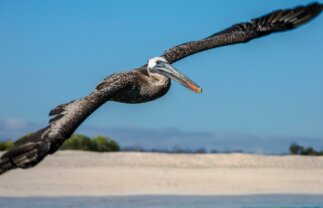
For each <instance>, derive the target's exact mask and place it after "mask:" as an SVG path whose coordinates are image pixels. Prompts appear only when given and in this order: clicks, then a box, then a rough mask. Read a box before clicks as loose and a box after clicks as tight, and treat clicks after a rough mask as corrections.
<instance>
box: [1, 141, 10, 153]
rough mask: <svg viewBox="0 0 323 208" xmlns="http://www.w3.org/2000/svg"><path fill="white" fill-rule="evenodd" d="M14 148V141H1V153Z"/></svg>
mask: <svg viewBox="0 0 323 208" xmlns="http://www.w3.org/2000/svg"><path fill="white" fill-rule="evenodd" d="M12 146H13V141H12V140H6V141H0V151H4V150H7V149H10V148H11V147H12Z"/></svg>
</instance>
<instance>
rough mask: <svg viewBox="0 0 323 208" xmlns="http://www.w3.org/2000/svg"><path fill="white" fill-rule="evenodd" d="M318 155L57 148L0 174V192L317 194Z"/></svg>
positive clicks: (322, 186) (322, 168) (322, 172)
mask: <svg viewBox="0 0 323 208" xmlns="http://www.w3.org/2000/svg"><path fill="white" fill-rule="evenodd" d="M322 176H323V157H311V156H266V155H252V154H194V155H190V154H164V153H134V152H126V153H125V152H118V153H94V152H83V151H59V152H57V153H56V154H54V155H52V156H49V157H47V158H46V159H45V160H44V161H43V162H41V164H39V165H38V166H36V167H35V168H32V169H27V170H13V171H9V172H8V173H6V174H4V175H2V176H0V197H31V196H39V197H50V196H52V197H53V196H57V197H60V196H64V197H65V196H66V197H73V196H142V195H149V196H157V195H173V196H190V195H196V196H230V195H237V196H240V195H259V194H260V195H263V194H308V195H322V194H323V177H322Z"/></svg>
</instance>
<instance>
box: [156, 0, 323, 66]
mask: <svg viewBox="0 0 323 208" xmlns="http://www.w3.org/2000/svg"><path fill="white" fill-rule="evenodd" d="M322 10H323V4H320V3H312V4H309V5H307V6H299V7H296V8H294V9H286V10H278V11H274V12H272V13H270V14H267V15H265V16H262V17H259V18H256V19H253V20H251V21H250V22H245V23H239V24H236V25H233V26H232V27H230V28H227V29H226V30H223V31H221V32H218V33H215V34H213V35H211V36H209V37H207V38H205V39H202V40H199V41H192V42H188V43H183V44H181V45H178V46H175V47H173V48H171V49H169V50H167V51H166V52H165V53H164V54H163V55H162V56H163V57H164V58H165V59H166V60H167V61H168V62H169V63H173V62H175V61H178V60H180V59H182V58H185V57H187V56H190V55H193V54H195V53H198V52H201V51H205V50H208V49H211V48H216V47H220V46H225V45H231V44H236V43H245V42H248V41H250V40H252V39H255V38H259V37H262V36H265V35H269V34H271V33H274V32H282V31H286V30H290V29H293V28H296V27H298V26H300V25H302V24H304V23H306V22H308V21H310V20H312V19H313V18H314V17H316V16H317V15H318V14H319V13H320V12H321V11H322Z"/></svg>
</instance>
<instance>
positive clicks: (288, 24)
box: [0, 3, 323, 174]
mask: <svg viewBox="0 0 323 208" xmlns="http://www.w3.org/2000/svg"><path fill="white" fill-rule="evenodd" d="M322 10H323V4H320V3H311V4H309V5H307V6H299V7H295V8H293V9H285V10H277V11H274V12H272V13H270V14H267V15H264V16H262V17H259V18H255V19H252V20H251V21H250V22H244V23H239V24H235V25H233V26H231V27H229V28H227V29H225V30H223V31H221V32H218V33H215V34H213V35H211V36H209V37H207V38H204V39H201V40H198V41H192V42H187V43H183V44H181V45H178V46H175V47H173V48H170V49H168V50H167V51H166V52H165V53H164V54H162V55H161V56H159V57H155V58H152V59H149V60H148V63H147V64H146V65H144V66H141V67H139V68H136V69H134V70H131V71H127V72H120V73H115V74H112V75H110V76H108V77H106V78H105V79H104V80H103V81H102V82H101V83H100V84H98V85H97V87H96V89H95V90H94V91H93V92H92V93H90V94H89V95H88V96H86V97H83V98H81V99H77V100H73V101H71V102H69V103H65V104H62V105H59V106H57V107H55V108H54V109H52V110H51V111H50V112H49V116H50V117H51V118H50V120H49V124H48V126H47V127H45V128H43V129H40V130H39V131H37V132H35V133H32V134H29V135H27V136H25V137H23V138H22V139H20V140H18V141H16V142H15V143H14V146H13V148H12V149H10V150H9V151H7V152H6V153H4V154H3V155H2V156H1V159H0V174H2V173H4V172H6V171H8V170H10V169H15V168H23V169H25V168H30V167H33V166H35V165H36V164H38V163H39V162H40V161H42V160H43V159H44V158H45V157H46V156H47V155H48V154H53V153H55V152H56V151H57V150H58V149H59V148H60V147H61V145H62V144H63V143H64V141H65V140H66V139H68V138H69V137H70V136H71V135H72V133H73V132H74V131H75V130H76V129H77V128H78V126H79V125H80V124H81V123H82V122H83V121H84V120H85V119H86V118H87V117H88V116H89V115H91V113H93V112H94V111H95V110H96V109H97V108H99V107H100V106H101V105H103V104H104V103H105V102H107V101H115V102H121V103H144V102H149V101H152V100H155V99H158V98H160V97H162V96H163V95H165V94H166V93H167V92H168V90H169V88H170V85H171V80H175V81H177V82H179V83H180V84H182V85H183V86H185V87H187V88H188V89H190V90H192V91H193V92H196V93H201V92H202V89H201V88H200V87H199V86H198V85H197V84H195V83H194V82H193V81H191V80H190V79H189V78H188V77H186V76H185V75H184V74H182V73H181V72H179V71H178V70H177V69H175V68H174V67H173V66H172V65H171V64H172V63H174V62H176V61H178V60H180V59H183V58H185V57H187V56H190V55H193V54H195V53H198V52H201V51H205V50H208V49H212V48H217V47H220V46H225V45H231V44H237V43H246V42H248V41H250V40H252V39H256V38H259V37H262V36H266V35H269V34H271V33H275V32H283V31H287V30H291V29H294V28H297V27H298V26H300V25H302V24H304V23H306V22H308V21H310V20H312V19H313V18H314V17H316V16H318V14H319V13H320V12H321V11H322Z"/></svg>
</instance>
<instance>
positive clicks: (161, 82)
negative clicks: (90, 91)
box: [97, 70, 171, 104]
mask: <svg viewBox="0 0 323 208" xmlns="http://www.w3.org/2000/svg"><path fill="white" fill-rule="evenodd" d="M156 78H157V77H152V76H149V74H148V73H144V72H143V71H138V70H132V71H129V72H121V73H116V74H112V75H110V76H108V77H107V78H106V79H105V80H104V81H103V82H102V83H101V84H99V85H98V86H97V90H100V89H102V88H103V87H104V86H108V85H110V84H112V83H113V82H115V80H118V82H124V85H127V84H129V83H131V85H130V86H129V87H127V88H125V89H124V90H122V91H120V92H118V93H117V94H116V95H114V96H113V97H112V98H111V101H116V102H120V103H129V104H134V103H144V102H149V101H152V100H155V99H157V98H160V97H162V96H163V95H165V94H166V93H167V92H168V90H169V88H170V84H171V82H170V79H169V78H167V77H165V76H162V75H161V76H160V77H158V79H156Z"/></svg>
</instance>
